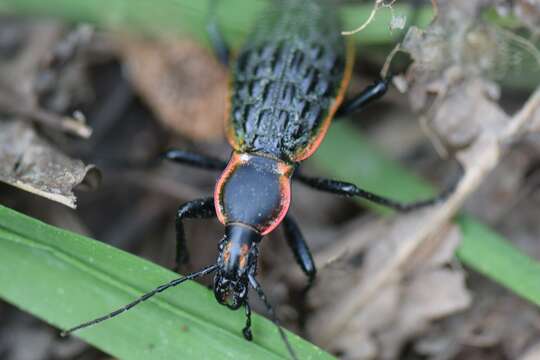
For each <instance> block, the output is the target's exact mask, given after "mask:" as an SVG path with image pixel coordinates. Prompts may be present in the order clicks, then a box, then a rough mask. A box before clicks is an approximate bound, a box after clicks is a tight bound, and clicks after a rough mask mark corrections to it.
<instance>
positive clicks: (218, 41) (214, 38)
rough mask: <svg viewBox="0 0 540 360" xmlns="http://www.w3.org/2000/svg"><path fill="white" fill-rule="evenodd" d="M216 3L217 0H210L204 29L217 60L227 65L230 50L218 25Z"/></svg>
mask: <svg viewBox="0 0 540 360" xmlns="http://www.w3.org/2000/svg"><path fill="white" fill-rule="evenodd" d="M217 3H218V1H217V0H212V1H210V11H209V16H208V17H209V19H208V25H207V27H206V31H207V32H208V39H209V40H210V44H211V46H212V49H213V50H214V54H215V55H216V57H217V58H218V60H219V62H220V63H222V64H223V65H224V66H229V59H230V54H231V51H230V49H229V45H228V44H227V42H226V41H225V38H224V37H223V34H222V32H221V29H220V28H219V25H218V18H217V11H216V9H217Z"/></svg>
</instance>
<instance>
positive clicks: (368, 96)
mask: <svg viewBox="0 0 540 360" xmlns="http://www.w3.org/2000/svg"><path fill="white" fill-rule="evenodd" d="M391 79H392V77H391V76H388V77H386V78H384V79H379V80H378V81H376V82H374V83H373V84H371V85H369V86H367V87H366V88H365V89H364V90H362V91H361V92H360V93H359V94H357V95H355V96H353V97H352V98H350V99H348V100H345V101H344V102H343V103H342V104H341V105H340V106H339V108H338V110H337V112H336V117H341V116H345V115H348V114H350V113H352V112H354V111H358V110H361V109H362V108H363V107H365V106H366V105H368V104H370V103H372V102H373V101H375V100H378V99H380V98H381V97H383V96H384V94H386V92H387V91H388V88H389V87H390V80H391Z"/></svg>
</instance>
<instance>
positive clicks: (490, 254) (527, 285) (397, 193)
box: [313, 122, 540, 305]
mask: <svg viewBox="0 0 540 360" xmlns="http://www.w3.org/2000/svg"><path fill="white" fill-rule="evenodd" d="M313 161H314V163H315V165H316V166H317V167H318V168H319V169H320V170H322V171H323V172H325V173H326V174H327V175H329V176H331V177H334V178H338V179H342V180H347V181H350V182H353V183H355V184H357V185H359V186H361V187H363V188H365V189H366V190H370V191H373V192H375V193H378V194H381V195H386V196H389V197H392V198H395V199H397V200H401V201H413V200H415V199H422V198H426V197H429V196H431V195H433V194H434V191H433V188H432V187H431V186H429V185H428V184H427V183H426V182H425V181H422V180H420V179H419V178H418V177H416V176H415V175H413V174H412V173H411V172H409V171H407V170H405V169H404V168H403V167H402V166H400V165H399V164H397V163H396V162H395V161H392V160H390V159H388V158H386V157H385V156H384V155H382V152H381V151H380V150H378V149H376V148H375V147H374V146H373V145H371V144H369V141H368V139H366V138H365V137H363V136H362V135H361V134H360V133H359V132H358V131H357V130H355V129H354V128H353V127H352V126H351V125H350V124H346V123H344V122H336V123H334V124H333V125H332V127H331V128H330V131H329V133H328V135H327V136H326V138H325V139H324V142H323V144H322V146H321V147H320V148H319V150H318V151H317V152H316V153H315V155H314V156H313ZM359 201H360V202H362V201H361V200H359ZM362 204H366V203H365V202H362ZM369 206H370V207H372V208H374V209H376V210H378V211H383V212H384V213H386V214H388V213H390V212H389V211H388V210H386V209H383V208H381V207H378V206H375V205H373V204H369ZM458 224H459V225H460V227H461V231H462V237H463V240H462V243H461V246H460V247H459V249H458V251H457V255H458V257H459V259H460V260H461V261H462V262H463V263H465V264H466V265H468V266H470V267H471V268H473V269H475V270H477V271H479V272H481V273H482V274H484V275H486V276H487V277H489V278H491V279H492V280H494V281H496V282H498V283H499V284H501V285H503V286H504V287H506V288H508V289H510V290H511V291H513V292H514V293H516V294H518V295H520V296H521V297H523V298H525V299H527V300H529V301H530V302H532V303H534V304H537V305H540V263H538V262H537V261H536V260H534V259H532V258H530V257H528V256H527V255H525V254H523V253H522V252H521V251H520V250H519V249H517V248H516V247H514V246H513V245H512V244H511V243H510V242H509V241H508V240H506V239H504V238H503V237H502V236H501V235H499V234H497V233H495V232H494V231H493V230H490V229H489V228H488V227H486V226H485V225H482V224H481V223H480V222H478V221H477V220H475V219H474V218H472V217H471V216H467V215H461V216H460V220H459V221H458Z"/></svg>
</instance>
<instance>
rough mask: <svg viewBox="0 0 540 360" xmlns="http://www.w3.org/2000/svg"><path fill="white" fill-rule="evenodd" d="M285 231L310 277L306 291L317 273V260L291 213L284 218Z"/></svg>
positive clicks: (294, 251)
mask: <svg viewBox="0 0 540 360" xmlns="http://www.w3.org/2000/svg"><path fill="white" fill-rule="evenodd" d="M283 232H284V234H285V239H286V240H287V243H288V244H289V247H290V248H291V250H292V252H293V254H294V258H295V260H296V263H297V264H298V265H299V266H300V268H301V269H302V271H303V272H304V274H306V276H307V277H308V283H307V286H306V287H305V288H304V291H303V292H304V293H306V292H307V291H308V290H309V289H310V288H311V286H312V285H313V281H314V280H315V275H316V273H317V269H316V267H315V262H314V261H313V257H312V256H311V252H310V251H309V247H308V245H307V244H306V240H305V239H304V236H303V235H302V232H301V231H300V228H299V227H298V224H297V223H296V221H295V220H294V218H293V217H292V216H290V215H287V216H285V219H283Z"/></svg>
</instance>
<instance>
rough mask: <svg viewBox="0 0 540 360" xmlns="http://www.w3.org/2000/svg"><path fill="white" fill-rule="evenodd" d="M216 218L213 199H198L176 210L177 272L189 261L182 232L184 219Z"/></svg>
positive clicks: (184, 236)
mask: <svg viewBox="0 0 540 360" xmlns="http://www.w3.org/2000/svg"><path fill="white" fill-rule="evenodd" d="M213 217H216V209H215V207H214V198H212V197H209V198H205V199H198V200H192V201H188V202H187V203H185V204H183V205H181V206H180V208H178V211H177V213H176V267H175V269H174V270H175V271H178V269H179V268H180V265H182V264H185V263H186V262H188V260H189V254H188V250H187V247H186V235H185V232H184V224H183V220H184V219H209V218H213Z"/></svg>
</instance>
